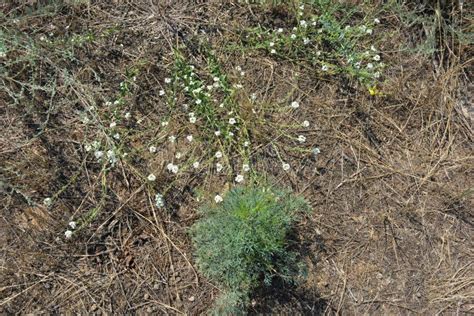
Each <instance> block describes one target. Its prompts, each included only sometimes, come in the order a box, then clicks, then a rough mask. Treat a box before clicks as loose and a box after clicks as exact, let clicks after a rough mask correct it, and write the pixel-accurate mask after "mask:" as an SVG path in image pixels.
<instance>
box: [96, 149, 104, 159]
mask: <svg viewBox="0 0 474 316" xmlns="http://www.w3.org/2000/svg"><path fill="white" fill-rule="evenodd" d="M94 156H95V158H97V159H100V158H102V157H103V156H104V152H103V151H101V150H97V151H96V152H95V153H94Z"/></svg>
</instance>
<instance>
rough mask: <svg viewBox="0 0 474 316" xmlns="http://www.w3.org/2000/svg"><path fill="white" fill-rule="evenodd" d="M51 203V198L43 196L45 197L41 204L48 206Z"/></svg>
mask: <svg viewBox="0 0 474 316" xmlns="http://www.w3.org/2000/svg"><path fill="white" fill-rule="evenodd" d="M52 203H53V200H52V199H51V198H49V197H48V198H45V199H44V200H43V204H44V205H46V206H48V207H49V206H51V204H52Z"/></svg>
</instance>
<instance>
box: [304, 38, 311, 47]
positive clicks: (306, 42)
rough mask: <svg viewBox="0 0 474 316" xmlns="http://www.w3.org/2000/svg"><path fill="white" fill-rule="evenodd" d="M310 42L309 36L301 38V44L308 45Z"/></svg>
mask: <svg viewBox="0 0 474 316" xmlns="http://www.w3.org/2000/svg"><path fill="white" fill-rule="evenodd" d="M309 42H310V40H309V38H307V37H305V38H303V44H305V45H308V44H309Z"/></svg>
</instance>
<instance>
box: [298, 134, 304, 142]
mask: <svg viewBox="0 0 474 316" xmlns="http://www.w3.org/2000/svg"><path fill="white" fill-rule="evenodd" d="M298 141H299V142H300V143H304V142H305V141H306V137H304V136H303V135H300V136H298Z"/></svg>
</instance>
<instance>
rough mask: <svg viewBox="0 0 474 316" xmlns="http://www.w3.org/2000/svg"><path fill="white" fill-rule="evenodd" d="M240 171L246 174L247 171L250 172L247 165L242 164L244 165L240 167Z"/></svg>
mask: <svg viewBox="0 0 474 316" xmlns="http://www.w3.org/2000/svg"><path fill="white" fill-rule="evenodd" d="M242 170H243V171H244V172H248V171H250V166H249V165H248V164H244V165H242Z"/></svg>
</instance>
